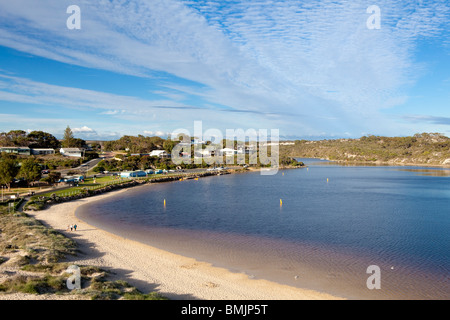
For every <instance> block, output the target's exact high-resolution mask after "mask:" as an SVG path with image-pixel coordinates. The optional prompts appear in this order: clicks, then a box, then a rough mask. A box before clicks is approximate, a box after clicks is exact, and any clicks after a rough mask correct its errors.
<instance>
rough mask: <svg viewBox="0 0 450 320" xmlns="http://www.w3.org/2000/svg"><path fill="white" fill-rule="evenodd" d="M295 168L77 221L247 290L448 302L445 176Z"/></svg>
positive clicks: (183, 188)
mask: <svg viewBox="0 0 450 320" xmlns="http://www.w3.org/2000/svg"><path fill="white" fill-rule="evenodd" d="M302 160H304V161H305V163H307V165H308V166H307V167H306V168H301V169H289V170H280V171H279V172H278V173H277V174H276V175H273V176H265V175H260V174H259V173H257V172H256V173H245V174H232V175H222V176H213V177H207V178H201V179H199V180H187V181H177V182H168V183H155V184H149V185H145V186H141V187H137V188H133V189H129V190H127V191H126V192H123V193H120V194H117V196H115V197H114V198H111V197H110V198H107V199H104V200H99V201H96V202H93V203H91V204H88V205H84V206H82V207H80V208H79V209H78V210H77V215H78V216H79V217H80V218H81V219H83V220H85V221H87V222H88V223H90V224H92V225H95V226H98V227H101V228H104V229H106V230H108V231H111V232H114V233H116V234H119V235H121V236H123V237H126V238H130V239H134V240H137V241H140V242H143V243H147V244H150V245H152V246H154V247H158V248H161V249H164V250H167V251H171V252H174V253H178V254H182V255H185V256H189V257H193V258H196V259H198V260H201V261H206V262H210V263H212V264H214V265H216V266H220V267H225V268H227V269H229V270H231V271H233V272H243V273H246V274H247V275H248V276H249V277H250V278H264V279H268V280H272V281H276V282H279V283H283V284H287V285H291V286H296V287H301V288H308V289H314V290H319V291H323V292H328V293H331V294H335V295H338V296H341V297H344V298H349V299H449V298H450V290H449V270H450V246H449V244H450V232H449V231H450V176H449V175H450V174H449V172H448V170H445V169H430V168H417V167H387V166H342V165H336V164H334V163H330V162H327V161H317V160H311V159H302ZM164 200H165V203H166V204H165V205H164ZM369 266H377V267H379V273H378V272H377V273H375V274H372V271H371V269H369V270H368V268H369ZM378 275H379V277H378ZM375 276H377V278H376V279H373V277H375ZM369 277H371V280H370V283H377V284H378V283H379V284H380V286H381V287H380V289H369V288H368V286H367V280H368V278H369Z"/></svg>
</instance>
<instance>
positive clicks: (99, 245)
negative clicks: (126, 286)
mask: <svg viewBox="0 0 450 320" xmlns="http://www.w3.org/2000/svg"><path fill="white" fill-rule="evenodd" d="M125 191H126V190H119V191H114V192H111V193H107V194H103V195H99V196H95V197H90V198H84V199H80V200H77V201H73V202H67V203H61V204H57V205H53V206H51V207H50V208H48V209H46V210H43V211H38V212H27V213H28V214H30V215H32V216H34V217H35V218H36V219H38V220H40V221H42V222H43V223H44V224H46V225H48V226H50V227H52V228H54V229H55V230H58V231H60V232H62V233H63V234H65V235H66V236H68V237H70V238H72V239H74V240H75V241H76V242H77V245H78V248H79V250H80V253H79V254H78V255H77V256H75V257H68V261H70V262H71V263H74V264H76V265H80V266H81V265H93V266H98V267H101V268H104V269H106V270H109V271H110V272H111V273H112V277H113V280H115V279H122V280H125V281H127V282H128V283H130V284H131V285H133V286H135V287H136V288H138V289H139V290H141V291H142V292H144V293H146V292H150V291H157V292H159V293H160V294H162V295H164V296H166V297H168V298H169V299H173V300H186V299H191V300H195V299H202V300H316V299H318V300H329V299H339V297H335V296H332V295H329V294H327V293H322V292H316V291H312V290H306V289H299V288H294V287H290V286H286V285H281V284H277V283H274V282H270V281H266V280H261V279H257V280H256V279H249V278H248V276H247V275H245V274H240V273H233V272H230V271H228V270H226V269H222V268H218V267H214V266H212V265H210V264H208V263H205V262H199V261H196V260H195V259H192V258H188V257H183V256H180V255H176V254H172V253H170V252H166V251H162V250H160V249H157V248H154V247H151V246H148V245H145V244H142V243H139V242H136V241H132V240H129V239H125V238H122V237H119V236H117V235H114V234H112V233H109V232H106V231H105V230H101V229H99V228H96V227H94V226H91V225H89V224H87V223H85V222H84V221H81V220H80V219H78V218H77V217H76V216H75V210H76V209H77V207H78V206H80V205H83V204H86V203H89V202H92V201H97V200H100V199H103V198H105V197H113V196H114V195H115V194H117V193H118V192H125ZM74 223H76V224H77V225H78V228H77V230H76V231H72V232H71V231H67V226H68V225H69V224H74ZM23 298H26V297H23ZM51 298H52V297H51V296H50V297H48V296H46V297H45V299H51ZM55 298H56V297H55ZM58 299H61V297H58Z"/></svg>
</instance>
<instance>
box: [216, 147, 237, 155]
mask: <svg viewBox="0 0 450 320" xmlns="http://www.w3.org/2000/svg"><path fill="white" fill-rule="evenodd" d="M236 153H237V151H236V150H234V149H231V148H223V149H220V150H218V154H219V156H232V155H235V154H236Z"/></svg>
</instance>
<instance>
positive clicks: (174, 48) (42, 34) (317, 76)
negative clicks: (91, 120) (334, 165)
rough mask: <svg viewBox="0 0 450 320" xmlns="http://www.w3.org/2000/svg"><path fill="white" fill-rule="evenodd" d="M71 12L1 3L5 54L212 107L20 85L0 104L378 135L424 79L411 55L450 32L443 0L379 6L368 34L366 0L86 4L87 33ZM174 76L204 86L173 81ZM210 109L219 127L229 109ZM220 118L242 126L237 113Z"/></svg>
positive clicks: (21, 1) (49, 4) (44, 4)
mask: <svg viewBox="0 0 450 320" xmlns="http://www.w3.org/2000/svg"><path fill="white" fill-rule="evenodd" d="M69 4H71V3H69V1H58V2H55V1H50V0H42V1H39V2H36V1H26V0H17V1H9V2H6V1H4V2H2V3H1V4H0V21H2V22H1V23H0V26H1V28H0V45H4V46H8V47H12V48H15V49H17V50H20V51H24V52H28V53H31V54H34V55H39V56H43V57H46V58H49V59H54V60H57V61H61V62H64V63H69V64H74V65H79V66H84V67H89V68H98V69H105V70H109V71H113V72H118V73H124V74H129V75H135V76H138V77H144V78H145V77H147V78H153V77H158V78H160V80H161V85H167V88H170V87H172V88H182V91H180V92H181V93H182V95H183V96H187V97H192V98H196V99H199V101H201V102H202V104H203V105H202V106H193V105H190V106H189V105H186V104H184V103H182V102H181V100H180V95H177V96H176V97H174V98H173V99H171V98H170V96H169V95H166V99H162V100H159V101H156V100H155V101H148V100H144V99H142V98H139V97H123V96H118V95H113V94H106V93H99V92H92V91H89V90H82V89H76V88H60V87H58V86H52V85H45V84H42V83H40V84H39V85H38V84H37V83H36V82H33V81H31V80H29V81H28V80H24V79H18V78H12V77H11V78H9V81H11V82H15V84H14V87H13V88H10V89H9V90H2V91H1V92H0V99H5V100H9V101H20V102H23V103H33V101H39V102H40V103H43V104H57V103H64V104H65V105H67V106H70V107H74V108H94V109H104V110H108V111H103V112H110V113H111V114H110V115H113V114H112V113H114V112H115V113H116V114H115V115H117V116H119V115H121V116H123V112H119V111H118V110H126V111H127V113H128V114H131V113H133V112H134V113H140V114H145V113H146V114H148V116H149V117H151V116H152V115H153V114H154V110H155V109H160V110H162V109H165V110H170V109H172V110H178V111H180V110H181V111H187V110H204V109H205V108H203V106H217V105H220V106H224V109H223V110H225V111H227V112H226V113H228V114H230V115H233V114H234V115H236V114H240V115H242V118H241V119H240V121H241V122H242V123H247V120H253V121H256V120H255V119H251V117H252V116H253V117H254V116H255V115H256V116H259V117H260V118H259V120H261V121H262V120H264V121H267V123H271V124H273V125H277V126H278V125H279V126H283V127H284V128H286V130H293V131H299V130H302V131H311V130H312V131H315V132H321V131H323V130H327V131H328V132H330V131H342V132H347V131H348V127H353V128H354V130H355V131H357V130H362V128H364V129H365V130H371V128H372V129H377V128H379V123H376V124H375V125H374V123H373V119H374V118H379V117H380V115H379V111H380V110H382V109H383V108H389V107H391V106H392V103H393V101H399V100H401V97H404V96H405V92H404V91H405V88H408V86H410V85H411V84H413V83H414V81H415V80H416V79H417V77H418V76H417V75H418V74H420V72H421V70H422V67H423V66H422V65H420V64H418V63H416V62H415V61H414V57H413V54H412V53H413V52H414V50H415V48H416V46H417V41H419V40H420V39H423V38H433V37H438V36H442V34H445V33H446V32H447V31H446V30H449V29H450V28H449V12H450V4H449V3H448V2H447V1H443V0H442V1H439V0H438V1H433V2H426V3H425V2H418V1H406V2H404V1H402V2H392V1H387V0H385V1H383V0H382V1H377V5H379V7H380V8H381V10H382V28H381V29H380V30H369V29H367V27H366V20H367V18H368V17H369V15H368V14H367V13H366V9H367V6H368V4H367V1H352V2H348V1H339V0H338V1H331V0H330V1H328V0H327V1H302V2H300V1H290V0H286V1H265V0H262V1H258V2H254V1H233V2H224V1H215V0H208V1H206V0H205V1H175V0H153V1H143V0H142V1H141V0H136V1H119V0H112V1H95V2H94V1H83V0H81V1H79V6H80V7H81V10H82V29H81V30H79V31H77V32H73V31H70V30H68V29H67V28H65V19H67V17H68V15H67V14H66V13H65V9H66V8H67V6H68V5H69ZM17 21H20V24H19V23H17ZM165 74H166V75H168V76H167V77H164V75H165ZM169 75H170V76H169ZM171 76H175V77H177V78H179V79H186V80H188V81H191V82H192V83H195V84H198V85H195V86H194V85H184V86H182V85H180V84H179V83H171V80H170V79H171ZM5 77H6V76H5V75H4V76H3V79H5ZM165 82H166V83H165ZM0 89H1V87H0ZM61 89H62V90H61ZM24 92H27V94H24ZM72 97H73V98H75V97H77V99H73V100H72ZM71 100H72V101H73V102H71ZM197 108H199V109H197ZM206 109H207V110H204V111H205V112H204V113H203V115H205V116H206V115H209V116H211V117H210V118H209V119H215V118H217V112H219V111H221V108H217V107H207V108H206ZM221 114H224V113H221ZM182 115H187V113H186V114H184V113H183V114H182ZM214 115H215V116H214ZM274 115H280V116H281V117H282V118H284V120H280V119H279V118H276V119H274V118H273V116H274ZM286 115H289V116H286ZM190 118H192V117H190ZM327 118H332V119H338V120H337V121H336V120H326V119H327ZM222 120H223V122H224V123H225V122H226V121H230V123H238V122H239V120H238V119H236V118H234V119H233V118H232V117H231V116H230V117H229V118H227V119H222ZM250 123H252V122H251V121H250ZM253 123H255V122H253ZM346 127H347V128H346ZM287 133H290V132H287Z"/></svg>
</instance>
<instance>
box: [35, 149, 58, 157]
mask: <svg viewBox="0 0 450 320" xmlns="http://www.w3.org/2000/svg"><path fill="white" fill-rule="evenodd" d="M31 154H33V155H35V156H42V155H47V154H55V149H44V148H32V149H31Z"/></svg>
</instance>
